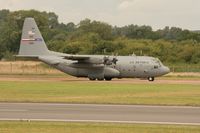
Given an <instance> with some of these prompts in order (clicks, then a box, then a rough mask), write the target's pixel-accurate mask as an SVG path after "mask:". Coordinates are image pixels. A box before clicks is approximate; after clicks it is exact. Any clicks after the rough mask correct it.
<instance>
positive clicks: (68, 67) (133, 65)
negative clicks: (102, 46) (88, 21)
mask: <svg viewBox="0 0 200 133" xmlns="http://www.w3.org/2000/svg"><path fill="white" fill-rule="evenodd" d="M87 56H90V57H97V58H102V59H103V58H104V57H105V56H103V55H102V56H101V55H87ZM53 58H54V57H43V58H40V60H41V61H43V62H45V63H47V64H49V65H52V62H51V61H52V60H56V59H53ZM109 58H117V60H118V61H117V62H116V63H112V64H110V65H105V64H90V63H84V62H83V63H81V62H78V61H71V60H66V59H57V60H59V62H60V63H59V64H54V65H52V66H53V67H55V68H56V69H59V70H60V71H62V72H64V73H67V74H69V75H72V76H75V77H88V78H94V79H103V78H149V77H158V76H162V75H165V74H167V73H169V72H170V70H169V68H168V67H166V66H164V65H163V64H162V63H161V62H160V60H159V59H157V58H153V57H148V56H117V57H112V56H109Z"/></svg>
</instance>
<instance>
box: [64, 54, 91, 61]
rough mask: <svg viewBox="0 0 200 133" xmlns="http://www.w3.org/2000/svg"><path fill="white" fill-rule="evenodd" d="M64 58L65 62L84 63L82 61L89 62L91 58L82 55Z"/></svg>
mask: <svg viewBox="0 0 200 133" xmlns="http://www.w3.org/2000/svg"><path fill="white" fill-rule="evenodd" d="M64 58H65V59H67V60H78V61H84V60H89V59H90V58H91V57H89V56H83V55H65V56H64Z"/></svg>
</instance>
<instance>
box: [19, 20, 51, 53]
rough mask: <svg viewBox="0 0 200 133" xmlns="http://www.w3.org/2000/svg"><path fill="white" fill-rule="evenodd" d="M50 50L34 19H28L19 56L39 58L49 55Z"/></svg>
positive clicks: (25, 23) (25, 22)
mask: <svg viewBox="0 0 200 133" xmlns="http://www.w3.org/2000/svg"><path fill="white" fill-rule="evenodd" d="M48 54H49V50H48V48H47V46H46V44H45V42H44V39H43V37H42V35H41V33H40V31H39V29H38V26H37V24H36V22H35V20H34V18H26V19H25V21H24V26H23V31H22V37H21V43H20V49H19V55H18V56H21V57H38V56H40V55H48Z"/></svg>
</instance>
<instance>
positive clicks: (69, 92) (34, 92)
mask: <svg viewBox="0 0 200 133" xmlns="http://www.w3.org/2000/svg"><path fill="white" fill-rule="evenodd" d="M0 102H52V103H97V104H143V105H182V106H200V87H199V85H189V84H187V85H180V84H120V83H111V82H99V83H97V82H95V83H93V82H88V83H87V82H84V83H83V82H81V83H80V82H77V81H67V82H56V81H55V82H54V81H52V82H36V81H33V82H32V81H30V82H15V81H10V82H8V81H0Z"/></svg>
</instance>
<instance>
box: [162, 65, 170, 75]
mask: <svg viewBox="0 0 200 133" xmlns="http://www.w3.org/2000/svg"><path fill="white" fill-rule="evenodd" d="M163 73H164V74H168V73H170V69H169V67H166V66H164V67H163Z"/></svg>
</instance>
